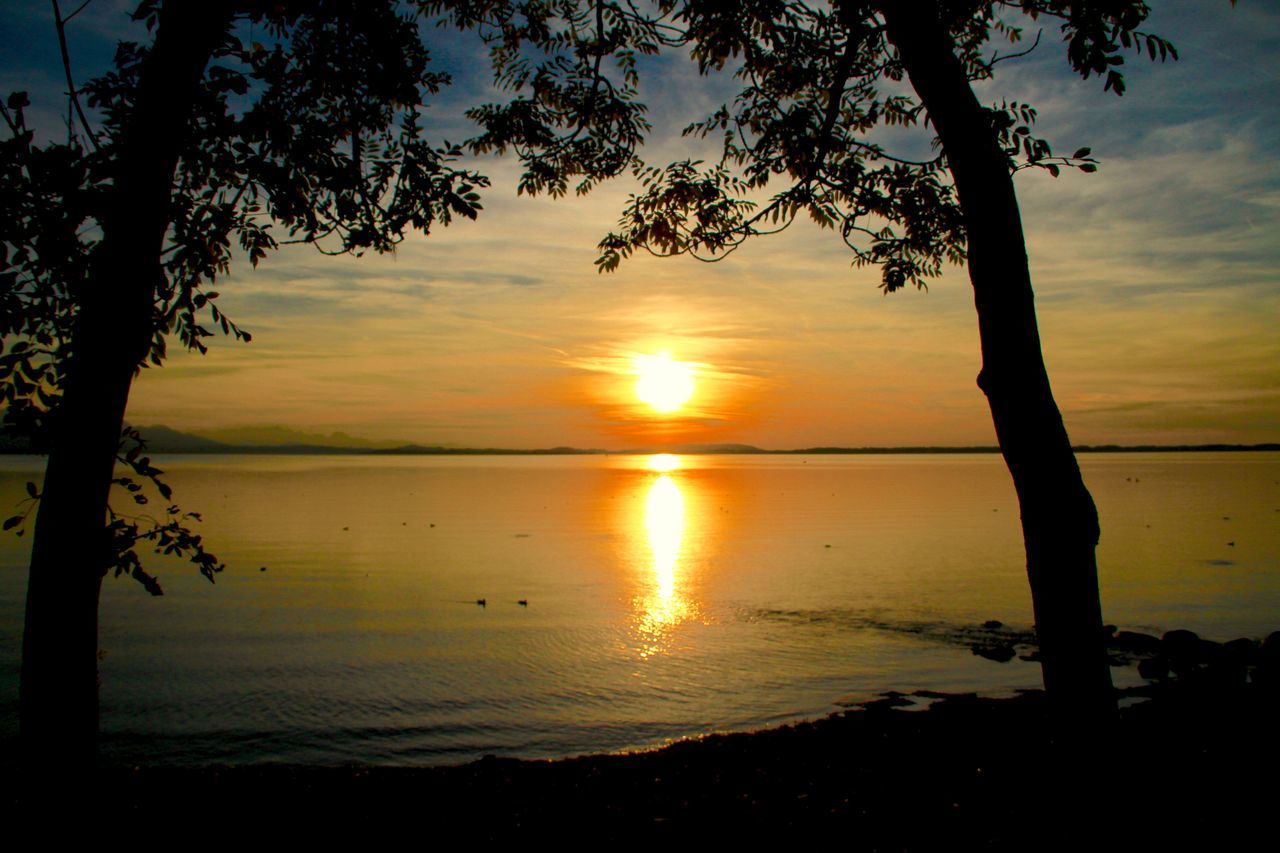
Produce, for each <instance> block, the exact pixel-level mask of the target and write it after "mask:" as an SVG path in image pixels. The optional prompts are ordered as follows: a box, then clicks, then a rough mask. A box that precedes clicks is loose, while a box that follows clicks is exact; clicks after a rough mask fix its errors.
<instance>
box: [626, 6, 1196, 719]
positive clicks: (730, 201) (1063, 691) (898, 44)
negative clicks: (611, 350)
mask: <svg viewBox="0 0 1280 853" xmlns="http://www.w3.org/2000/svg"><path fill="white" fill-rule="evenodd" d="M671 8H672V9H673V11H675V13H676V15H677V17H678V19H679V20H681V21H682V22H683V23H684V26H685V28H686V29H685V38H687V40H688V41H689V43H690V44H691V45H692V48H693V53H694V56H695V58H696V59H697V60H698V62H699V64H700V68H701V69H702V70H703V71H704V72H707V71H710V70H712V69H721V68H724V67H726V66H727V65H732V66H733V67H734V69H735V73H736V75H737V76H738V77H739V78H741V79H743V80H744V83H745V85H744V87H743V89H742V91H741V93H740V94H739V95H738V96H737V98H736V99H735V100H734V101H733V103H732V104H730V105H726V106H724V107H722V108H721V109H720V110H718V111H717V112H716V113H715V114H713V115H712V116H711V117H710V118H708V119H707V120H706V121H704V122H701V123H699V124H697V125H694V126H693V127H691V128H690V129H689V132H691V133H694V134H696V135H702V136H707V135H711V134H717V135H721V136H722V138H723V156H722V158H721V160H720V162H719V163H718V164H716V165H714V166H712V167H711V168H709V169H700V168H698V166H697V165H696V164H693V163H688V162H686V163H677V164H674V165H672V166H670V167H667V168H666V169H662V170H657V169H653V170H648V171H646V172H644V173H643V177H644V180H645V183H646V185H647V186H646V190H645V192H644V193H643V194H641V195H640V196H638V197H635V198H633V199H632V202H631V204H630V205H629V207H628V208H627V210H626V213H625V214H624V217H623V219H622V223H621V224H622V228H621V231H620V232H619V233H616V234H611V235H610V236H609V237H608V238H607V239H606V240H605V241H604V242H603V243H602V244H601V246H602V249H603V256H602V258H601V264H602V266H603V267H604V268H611V267H613V266H616V265H617V263H618V262H619V261H620V260H621V258H622V257H624V256H625V255H627V254H628V253H630V252H631V251H633V250H634V249H635V248H637V247H645V248H648V249H651V250H654V251H657V252H658V253H661V254H680V253H685V252H692V253H706V254H710V255H713V256H723V254H724V253H725V252H727V251H731V250H732V249H733V248H734V247H736V246H737V245H740V244H741V242H742V241H743V240H745V239H747V238H748V237H750V236H753V235H755V234H759V233H763V232H765V231H766V230H768V229H776V228H779V227H785V226H786V225H787V224H789V223H790V222H791V221H792V220H793V219H794V218H795V217H796V216H798V215H801V214H807V215H809V216H810V217H812V219H813V220H814V221H816V222H817V223H818V224H819V225H821V226H822V227H824V228H828V229H831V230H833V231H834V232H835V233H837V234H839V235H840V237H841V238H843V240H844V241H845V243H847V244H848V246H849V248H850V249H851V250H852V251H853V252H854V254H855V258H856V261H857V263H858V264H877V265H879V266H880V267H881V274H882V278H881V281H882V287H883V288H884V289H885V290H886V291H894V290H897V289H899V288H902V287H904V286H906V285H908V284H914V285H916V286H922V285H923V283H924V280H925V279H926V278H928V277H930V276H935V275H938V274H939V273H940V271H941V268H942V265H943V260H944V259H945V260H949V261H953V262H961V261H963V262H966V263H967V266H968V272H969V278H970V281H971V282H972V285H973V291H974V302H975V305H976V307H977V312H978V324H979V331H980V336H981V347H982V370H981V372H980V373H979V375H978V385H979V387H980V388H981V389H982V391H983V392H984V393H985V394H986V397H987V400H988V403H989V405H990V409H991V414H992V419H993V421H994V423H995V428H996V435H997V437H998V441H999V444H1000V449H1001V452H1002V453H1003V455H1004V459H1005V461H1006V463H1007V464H1008V467H1009V470H1010V472H1011V474H1012V476H1013V482H1014V486H1015V488H1016V490H1017V494H1018V499H1019V505H1020V507H1021V512H1022V530H1023V537H1024V541H1025V545H1026V557H1027V574H1028V577H1029V580H1030V585H1031V593H1032V601H1033V607H1034V612H1035V621H1036V631H1037V635H1038V638H1039V643H1040V654H1041V660H1042V666H1043V672H1044V683H1045V687H1046V690H1047V691H1048V693H1049V695H1050V697H1051V698H1052V699H1053V700H1054V702H1055V704H1056V705H1057V706H1058V708H1059V710H1060V711H1061V712H1063V718H1064V719H1086V720H1089V719H1099V718H1105V717H1106V716H1108V715H1109V714H1110V713H1113V711H1114V698H1113V693H1112V689H1111V676H1110V671H1109V668H1108V662H1107V655H1106V647H1105V635H1104V633H1103V625H1102V616H1101V608H1100V604H1099V593H1098V578H1097V566H1096V559H1095V547H1096V545H1097V542H1098V537H1099V525H1098V515H1097V510H1096V509H1095V507H1094V503H1093V500H1092V498H1091V497H1090V495H1089V492H1088V490H1087V489H1086V487H1085V485H1084V482H1083V480H1082V479H1081V476H1080V471H1079V467H1078V466H1077V464H1076V460H1075V457H1074V454H1073V453H1072V449H1071V444H1070V442H1069V441H1068V438H1067V433H1066V430H1065V428H1064V427H1063V422H1062V417H1061V415H1060V413H1059V411H1058V407H1057V404H1056V403H1055V401H1054V398H1053V393H1052V391H1051V389H1050V384H1049V378H1048V374H1047V373H1046V370H1045V365H1044V360H1043V357H1042V355H1041V349H1040V338H1039V332H1038V330H1037V324H1036V315H1035V309H1034V305H1033V294H1032V287H1031V275H1030V272H1029V268H1028V262H1027V252H1026V246H1025V241H1024V238H1023V232H1022V224H1021V220H1020V214H1019V211H1018V203H1017V197H1016V194H1015V192H1014V184H1013V174H1014V173H1015V172H1017V171H1019V170H1021V169H1027V168H1039V169H1044V170H1047V171H1048V172H1050V173H1051V174H1052V175H1054V176H1055V177H1056V176H1057V175H1058V174H1059V171H1060V170H1061V169H1063V168H1069V167H1070V168H1079V169H1081V170H1083V171H1093V170H1094V169H1095V168H1096V167H1095V165H1094V161H1093V159H1092V158H1090V157H1089V154H1090V151H1089V149H1088V148H1081V149H1078V150H1076V151H1075V152H1074V153H1072V154H1071V155H1070V156H1065V157H1064V156H1055V155H1054V154H1053V152H1052V149H1051V148H1050V145H1049V143H1048V142H1046V141H1045V140H1043V139H1039V138H1037V137H1036V136H1035V135H1034V133H1033V131H1032V123H1033V122H1034V120H1035V111H1034V110H1033V108H1032V107H1030V106H1028V105H1026V104H1021V103H1016V102H1007V101H1002V102H1000V103H999V104H996V105H994V106H989V107H988V106H983V105H982V104H981V103H980V102H979V101H978V99H977V97H976V96H975V95H974V92H973V88H972V86H971V84H972V83H973V82H974V81H977V80H985V79H988V78H991V77H992V76H993V69H994V67H995V66H996V64H997V63H999V62H1001V61H1003V60H1004V59H1008V58H1011V57H1010V56H1008V55H1006V56H1000V55H999V54H998V53H997V52H996V51H995V50H994V49H993V47H992V42H993V40H1000V39H1004V40H1006V41H1010V42H1014V41H1017V40H1018V38H1019V36H1020V35H1021V29H1020V28H1019V23H1020V22H1026V21H1027V20H1028V19H1030V20H1031V21H1042V20H1045V19H1048V20H1051V21H1053V22H1054V23H1056V24H1058V25H1059V26H1060V30H1061V34H1062V37H1063V39H1064V40H1065V42H1066V48H1067V60H1068V62H1069V63H1070V65H1071V67H1072V68H1073V69H1074V70H1075V71H1077V72H1078V73H1080V74H1081V75H1082V76H1084V77H1086V78H1087V77H1089V76H1091V75H1095V74H1096V75H1100V76H1101V77H1102V78H1103V81H1104V89H1110V90H1112V91H1114V92H1115V93H1116V94H1121V93H1122V92H1123V91H1124V80H1123V77H1122V76H1121V74H1120V71H1119V66H1120V65H1121V64H1122V61H1123V58H1124V54H1125V52H1126V50H1136V51H1139V52H1142V53H1146V54H1148V55H1149V56H1150V57H1151V58H1152V59H1154V58H1156V57H1159V58H1162V59H1163V58H1165V57H1168V56H1176V54H1175V53H1174V51H1173V48H1172V46H1171V45H1169V43H1168V42H1166V41H1164V40H1163V39H1161V38H1159V37H1158V36H1155V35H1151V34H1149V33H1144V32H1142V31H1141V30H1139V27H1140V26H1141V24H1142V22H1143V21H1144V20H1145V18H1146V17H1147V13H1148V9H1147V6H1146V4H1145V3H1142V2H1136V0H1110V1H1109V2H1090V3H1079V2H1066V0H1009V2H991V0H877V2H855V0H840V2H835V3H833V4H831V5H830V6H820V5H817V4H814V5H813V6H810V5H808V4H804V3H793V2H773V0H763V2H747V3H744V4H741V5H738V4H735V7H734V8H733V11H732V12H729V11H726V8H725V7H722V6H721V5H720V4H715V3H707V2H688V3H680V4H671ZM904 78H905V81H906V82H909V84H910V87H911V90H914V96H913V95H912V94H911V91H910V90H908V89H907V88H906V87H905V86H902V85H898V84H899V83H900V82H901V81H904ZM921 126H928V127H930V128H931V129H932V134H936V138H935V139H934V140H933V141H934V143H935V146H934V148H933V150H932V151H929V150H928V149H925V148H923V146H916V147H915V148H908V149H907V151H906V152H905V153H904V152H903V151H902V150H898V151H896V152H895V151H894V150H892V149H891V148H890V147H889V146H887V145H886V144H884V143H883V142H880V141H877V137H876V133H875V132H876V131H877V130H883V129H884V128H895V127H897V128H910V127H921ZM881 138H882V139H883V136H882V137H881ZM779 181H780V182H781V183H782V184H783V187H784V188H783V189H782V190H781V191H776V192H774V193H773V194H772V196H771V197H770V198H769V199H768V200H767V201H765V202H764V203H762V204H759V205H757V204H754V203H753V200H754V199H753V198H752V197H751V196H750V195H748V194H749V193H752V192H757V193H758V192H763V191H765V189H766V186H769V185H776V183H777V182H779Z"/></svg>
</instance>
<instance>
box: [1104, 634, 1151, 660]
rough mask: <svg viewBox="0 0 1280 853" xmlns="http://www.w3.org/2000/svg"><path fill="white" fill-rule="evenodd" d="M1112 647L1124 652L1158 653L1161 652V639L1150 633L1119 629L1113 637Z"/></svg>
mask: <svg viewBox="0 0 1280 853" xmlns="http://www.w3.org/2000/svg"><path fill="white" fill-rule="evenodd" d="M1111 647H1112V648H1113V649H1117V650H1119V651H1122V652H1132V653H1134V654H1140V655H1158V654H1160V639H1159V638H1158V637H1153V636H1151V635H1150V634H1140V633H1138V632H1137V631H1118V632H1116V635H1115V636H1114V637H1112V638H1111Z"/></svg>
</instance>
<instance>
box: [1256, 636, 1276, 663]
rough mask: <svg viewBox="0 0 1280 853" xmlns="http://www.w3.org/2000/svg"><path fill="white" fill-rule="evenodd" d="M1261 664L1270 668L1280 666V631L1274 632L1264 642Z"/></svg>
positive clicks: (1260, 650) (1261, 651) (1261, 650)
mask: <svg viewBox="0 0 1280 853" xmlns="http://www.w3.org/2000/svg"><path fill="white" fill-rule="evenodd" d="M1259 652H1260V653H1261V662H1262V663H1265V664H1267V665H1268V666H1280V631H1272V632H1271V633H1270V634H1268V635H1267V638H1266V639H1265V640H1263V641H1262V647H1261V648H1260V649H1259Z"/></svg>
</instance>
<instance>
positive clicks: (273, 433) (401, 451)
mask: <svg viewBox="0 0 1280 853" xmlns="http://www.w3.org/2000/svg"><path fill="white" fill-rule="evenodd" d="M138 431H139V432H141V433H142V437H143V438H144V439H145V440H146V442H147V450H149V451H150V452H152V453H197V454H199V453H229V454H236V453H239V454H281V455H321V454H323V455H348V456H370V455H372V456H394V455H399V456H549V455H555V456H574V455H602V454H608V453H615V454H652V453H682V454H751V453H776V454H815V455H816V454H889V453H998V452H999V448H997V447H981V446H977V447H803V448H795V449H790V450H766V449H764V448H760V447H755V446H754V445H750V444H672V445H663V446H658V447H636V448H630V449H627V450H600V449H596V448H590V449H588V448H579V447H546V448H529V449H511V448H503V447H439V446H424V445H421V444H413V443H400V442H395V441H370V440H367V439H362V438H357V437H355V436H351V435H347V434H346V433H341V432H335V433H330V434H328V435H324V434H321V433H308V432H302V431H299V430H293V429H289V428H287V427H248V428H237V429H227V430H219V431H216V432H214V433H213V434H214V435H217V436H218V438H209V437H206V436H201V435H193V434H191V433H185V432H179V431H178V430H175V429H170V428H169V427H166V426H140V427H138ZM228 439H230V440H228ZM1075 449H1076V451H1077V452H1080V453H1115V452H1159V451H1191V450H1199V451H1244V450H1273V451H1274V450H1280V444H1251V445H1242V444H1187V445H1128V446H1124V445H1118V444H1107V445H1080V446H1077V447H1076V448H1075ZM30 452H31V449H30V447H29V446H28V445H27V443H26V442H24V441H22V440H20V439H17V438H15V437H13V436H11V435H8V434H5V433H3V432H0V453H30Z"/></svg>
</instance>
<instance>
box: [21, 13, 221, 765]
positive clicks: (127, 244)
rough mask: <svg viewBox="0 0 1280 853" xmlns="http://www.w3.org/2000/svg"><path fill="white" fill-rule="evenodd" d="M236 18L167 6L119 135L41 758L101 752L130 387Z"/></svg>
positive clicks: (29, 631) (29, 661)
mask: <svg viewBox="0 0 1280 853" xmlns="http://www.w3.org/2000/svg"><path fill="white" fill-rule="evenodd" d="M230 20H231V14H230V10H229V9H228V8H227V7H226V4H224V3H221V2H206V0H202V2H170V3H166V4H165V5H164V7H163V9H162V11H161V13H160V22H159V27H158V29H157V32H156V39H155V44H154V47H153V49H152V51H151V54H150V56H149V57H148V58H147V59H146V61H145V65H144V68H143V71H142V77H141V80H140V84H139V90H138V99H137V101H136V103H135V106H134V109H133V111H132V114H131V115H130V117H129V118H128V120H127V121H126V123H125V126H124V128H123V129H122V133H121V136H120V137H119V139H118V141H117V143H116V145H117V153H116V164H117V168H116V173H115V180H114V188H113V191H112V200H111V202H110V208H109V209H108V210H107V212H106V213H105V214H104V216H103V218H102V222H101V225H102V241H101V243H100V244H99V246H98V249H97V251H96V253H95V256H94V260H93V270H92V274H91V278H90V281H89V286H88V288H87V290H86V294H85V297H84V299H83V301H82V303H81V305H80V306H79V313H78V315H77V319H76V328H75V332H74V335H75V337H74V341H73V344H74V346H73V356H72V361H71V364H70V365H69V368H68V374H67V382H66V387H65V394H64V397H63V401H62V404H61V406H60V408H59V411H58V415H57V421H56V423H55V424H54V434H53V437H52V445H51V449H50V452H49V461H48V465H47V467H46V469H45V478H44V489H43V493H42V497H41V500H40V510H39V513H38V515H37V517H36V526H35V536H34V542H33V543H32V552H31V571H30V578H29V581H28V584H27V609H26V622H25V627H24V632H23V642H22V685H21V695H20V712H19V713H20V725H21V733H22V741H23V748H24V750H25V752H26V757H27V759H28V760H29V761H31V762H32V763H33V764H35V765H36V766H38V767H45V768H51V769H56V770H58V771H65V770H67V769H71V770H77V769H84V768H86V767H90V766H92V764H93V762H94V756H95V745H96V739H97V727H98V595H99V591H100V588H101V584H102V578H103V575H104V574H105V573H106V571H107V567H108V563H107V559H108V548H107V544H108V543H107V541H106V518H107V496H108V492H109V491H110V488H111V478H112V472H113V470H114V466H115V456H116V450H117V448H118V446H119V440H120V431H121V427H122V423H123V419H124V411H125V406H126V404H127V402H128V399H129V387H130V385H131V384H132V381H133V376H134V373H135V371H136V370H137V368H138V365H139V363H140V362H141V361H142V360H143V359H144V358H145V357H146V355H147V352H148V349H149V347H150V343H151V337H152V334H153V319H152V318H153V313H154V302H155V294H156V285H157V283H158V282H160V281H161V280H162V275H163V273H162V270H161V267H160V252H161V249H162V247H163V243H164V238H165V233H166V231H167V230H168V227H169V204H170V197H171V193H172V187H173V178H174V172H175V169H176V167H177V162H178V157H179V152H180V151H181V148H182V144H183V140H184V138H185V135H186V132H187V125H188V121H189V119H190V115H191V106H192V103H193V94H194V91H195V89H196V87H197V85H198V84H199V82H200V79H201V77H202V76H203V73H204V68H205V65H206V64H207V63H208V61H209V58H210V56H211V55H212V52H213V50H214V48H215V47H216V46H217V44H218V42H219V40H220V39H221V38H222V37H223V36H224V34H225V33H226V31H227V28H228V26H229V24H230Z"/></svg>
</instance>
